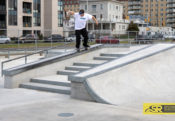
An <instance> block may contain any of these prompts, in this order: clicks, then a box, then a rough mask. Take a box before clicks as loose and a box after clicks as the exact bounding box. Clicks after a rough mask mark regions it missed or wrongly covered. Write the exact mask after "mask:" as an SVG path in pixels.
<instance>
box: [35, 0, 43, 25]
mask: <svg viewBox="0 0 175 121" xmlns="http://www.w3.org/2000/svg"><path fill="white" fill-rule="evenodd" d="M33 9H34V10H33V25H34V26H41V0H33Z"/></svg>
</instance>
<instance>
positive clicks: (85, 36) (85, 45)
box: [75, 28, 89, 48]
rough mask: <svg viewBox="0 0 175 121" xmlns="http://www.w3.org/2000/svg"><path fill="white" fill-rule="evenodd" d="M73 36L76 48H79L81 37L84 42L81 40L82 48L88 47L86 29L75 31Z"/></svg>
mask: <svg viewBox="0 0 175 121" xmlns="http://www.w3.org/2000/svg"><path fill="white" fill-rule="evenodd" d="M75 35H76V48H80V44H81V35H82V36H83V38H84V40H83V46H84V47H89V46H88V32H87V30H86V28H84V29H81V30H76V31H75Z"/></svg>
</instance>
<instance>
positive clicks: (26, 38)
mask: <svg viewBox="0 0 175 121" xmlns="http://www.w3.org/2000/svg"><path fill="white" fill-rule="evenodd" d="M38 39H39V38H38V36H37V35H35V34H27V35H26V36H22V37H20V38H19V40H20V42H21V43H30V42H35V40H38Z"/></svg>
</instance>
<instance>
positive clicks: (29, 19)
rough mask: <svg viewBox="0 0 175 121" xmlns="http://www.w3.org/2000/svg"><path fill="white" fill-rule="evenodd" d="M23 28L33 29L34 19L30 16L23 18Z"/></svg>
mask: <svg viewBox="0 0 175 121" xmlns="http://www.w3.org/2000/svg"><path fill="white" fill-rule="evenodd" d="M23 27H32V17H29V16H24V17H23Z"/></svg>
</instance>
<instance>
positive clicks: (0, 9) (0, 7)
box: [0, 5, 6, 14]
mask: <svg viewBox="0 0 175 121" xmlns="http://www.w3.org/2000/svg"><path fill="white" fill-rule="evenodd" d="M0 14H6V6H5V5H0Z"/></svg>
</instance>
